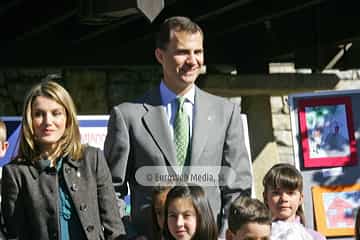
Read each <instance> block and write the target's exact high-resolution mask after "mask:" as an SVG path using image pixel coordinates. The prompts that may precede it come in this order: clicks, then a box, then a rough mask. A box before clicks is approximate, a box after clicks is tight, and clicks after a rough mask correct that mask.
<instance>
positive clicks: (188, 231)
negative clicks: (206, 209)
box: [167, 198, 196, 240]
mask: <svg viewBox="0 0 360 240" xmlns="http://www.w3.org/2000/svg"><path fill="white" fill-rule="evenodd" d="M167 222H168V228H169V232H170V233H171V235H172V236H173V237H174V238H175V239H177V240H179V239H181V240H190V239H192V238H193V237H194V235H195V233H196V210H195V208H194V206H193V204H192V201H191V199H190V198H175V199H173V201H172V202H171V203H170V204H169V207H168V215H167Z"/></svg>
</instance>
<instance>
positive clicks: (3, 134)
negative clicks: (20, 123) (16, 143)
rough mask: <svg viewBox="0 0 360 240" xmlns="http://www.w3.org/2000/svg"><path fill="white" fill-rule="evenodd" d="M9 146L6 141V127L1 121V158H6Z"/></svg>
mask: <svg viewBox="0 0 360 240" xmlns="http://www.w3.org/2000/svg"><path fill="white" fill-rule="evenodd" d="M8 146H9V144H8V142H7V141H6V125H5V123H4V122H3V121H1V120H0V158H2V157H4V156H5V153H6V150H7V148H8Z"/></svg>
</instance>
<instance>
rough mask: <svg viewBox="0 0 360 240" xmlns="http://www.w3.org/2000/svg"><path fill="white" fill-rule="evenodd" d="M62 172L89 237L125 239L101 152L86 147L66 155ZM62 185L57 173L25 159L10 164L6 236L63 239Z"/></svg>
mask: <svg viewBox="0 0 360 240" xmlns="http://www.w3.org/2000/svg"><path fill="white" fill-rule="evenodd" d="M62 172H63V176H64V179H65V182H66V185H67V187H68V190H69V192H70V196H71V199H72V202H73V204H74V207H75V209H76V213H77V215H78V216H79V219H80V222H81V226H82V228H83V231H84V233H85V235H86V237H87V239H94V240H95V239H96V240H98V239H122V235H125V230H124V226H123V223H122V221H121V218H120V212H119V211H118V208H117V205H116V196H115V192H114V189H113V186H112V182H111V176H110V172H109V169H108V166H107V164H106V161H105V160H104V157H103V153H102V152H101V150H99V149H96V148H93V147H88V146H87V147H85V152H84V157H83V159H81V160H79V161H75V160H72V159H64V162H63V168H62ZM58 187H59V184H58V174H57V173H56V171H49V170H48V168H45V167H43V166H40V165H39V166H33V165H30V164H25V163H10V164H8V165H6V166H5V167H4V169H3V179H2V202H1V210H2V213H3V217H4V221H5V228H6V231H7V233H8V234H7V235H8V236H9V237H18V238H19V239H36V240H45V239H59V237H60V225H59V222H60V220H59V200H60V198H59V189H58Z"/></svg>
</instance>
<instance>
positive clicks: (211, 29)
mask: <svg viewBox="0 0 360 240" xmlns="http://www.w3.org/2000/svg"><path fill="white" fill-rule="evenodd" d="M86 1H92V2H95V1H100V0H77V1H76V0H75V1H74V0H61V1H46V0H33V1H26V0H3V1H2V3H0V29H1V32H0V34H1V35H0V36H1V37H0V52H1V55H0V56H1V57H0V67H1V68H8V67H43V66H55V67H59V66H119V65H149V64H155V58H154V33H155V32H156V30H157V29H158V25H159V24H160V23H161V22H162V21H163V20H164V19H165V18H167V17H170V16H174V15H184V16H188V17H190V18H191V19H193V20H195V21H196V22H197V23H199V25H200V26H202V28H203V29H204V32H205V57H206V64H207V66H208V68H209V69H210V70H211V69H217V67H218V66H233V67H236V68H237V69H238V71H239V72H246V73H251V72H256V73H263V72H267V64H268V63H269V62H271V61H275V62H295V63H296V67H297V68H300V67H301V68H302V67H308V68H312V69H314V70H315V71H317V70H319V71H320V70H322V69H323V68H324V67H325V66H326V65H327V64H328V63H329V62H330V61H331V60H332V59H333V58H334V56H335V55H336V54H337V53H338V52H339V51H340V50H341V47H339V46H341V45H344V46H345V45H346V44H348V43H350V42H351V43H352V46H351V48H349V49H348V51H347V52H346V54H345V56H343V57H342V58H339V60H338V61H336V63H335V64H334V66H333V67H334V68H359V66H360V64H359V63H360V61H358V59H359V57H357V55H358V54H356V53H357V52H359V51H358V49H359V47H358V39H359V36H360V27H359V22H360V14H359V13H358V9H359V6H358V5H359V3H358V1H357V0H347V1H341V0H290V1H289V0H276V1H267V0H262V1H260V0H216V1H200V0H164V8H163V10H162V11H161V12H160V14H159V15H158V16H157V17H156V18H155V19H154V21H153V22H150V21H149V20H148V19H147V18H146V17H145V16H144V15H143V14H142V13H141V11H137V10H136V9H135V11H133V10H134V9H127V10H129V11H124V14H123V16H121V17H118V18H106V19H97V18H94V19H90V20H89V18H86V16H85V14H84V7H83V6H84V2H85V3H88V2H86ZM103 1H104V0H103ZM108 1H110V0H108ZM113 1H116V0H113ZM117 1H123V2H129V3H131V2H136V0H117ZM147 1H150V0H147ZM125 10H126V9H125ZM130 10H131V11H130Z"/></svg>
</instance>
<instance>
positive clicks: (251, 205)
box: [228, 196, 271, 234]
mask: <svg viewBox="0 0 360 240" xmlns="http://www.w3.org/2000/svg"><path fill="white" fill-rule="evenodd" d="M248 223H258V224H264V225H269V226H271V214H270V211H269V209H268V208H267V207H266V205H265V204H264V203H262V202H261V201H259V200H258V199H254V198H250V197H246V196H241V197H238V198H237V199H235V201H234V202H232V203H231V205H230V210H229V217H228V224H229V229H230V231H231V232H232V233H234V234H236V232H237V231H238V230H239V229H241V228H242V227H243V226H244V225H246V224H248Z"/></svg>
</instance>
